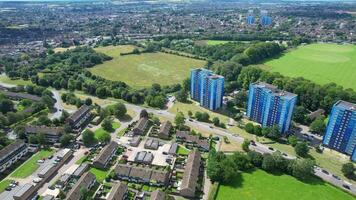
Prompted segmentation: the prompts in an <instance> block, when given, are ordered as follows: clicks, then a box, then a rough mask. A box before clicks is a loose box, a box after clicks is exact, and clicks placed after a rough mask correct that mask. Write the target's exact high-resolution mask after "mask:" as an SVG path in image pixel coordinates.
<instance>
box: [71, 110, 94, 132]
mask: <svg viewBox="0 0 356 200" xmlns="http://www.w3.org/2000/svg"><path fill="white" fill-rule="evenodd" d="M90 117H91V113H90V107H89V106H87V105H82V106H81V107H80V108H79V110H77V111H76V112H75V113H73V114H72V115H71V116H69V117H68V119H67V123H68V124H69V125H70V126H71V127H72V128H73V129H80V128H81V127H82V126H83V124H84V123H86V122H87V121H88V119H89V118H90Z"/></svg>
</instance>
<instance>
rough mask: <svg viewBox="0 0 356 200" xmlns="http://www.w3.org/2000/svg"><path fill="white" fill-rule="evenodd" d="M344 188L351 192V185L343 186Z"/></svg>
mask: <svg viewBox="0 0 356 200" xmlns="http://www.w3.org/2000/svg"><path fill="white" fill-rule="evenodd" d="M342 187H344V188H346V189H348V190H350V186H349V185H346V184H343V185H342Z"/></svg>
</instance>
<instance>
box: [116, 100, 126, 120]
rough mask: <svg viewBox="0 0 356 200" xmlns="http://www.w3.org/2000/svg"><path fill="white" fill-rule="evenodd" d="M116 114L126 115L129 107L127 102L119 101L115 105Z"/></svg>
mask: <svg viewBox="0 0 356 200" xmlns="http://www.w3.org/2000/svg"><path fill="white" fill-rule="evenodd" d="M114 109H115V110H114V115H115V116H116V118H122V117H124V116H125V115H126V112H127V109H126V106H125V104H123V103H117V104H116V105H115V106H114Z"/></svg>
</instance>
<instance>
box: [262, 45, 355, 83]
mask: <svg viewBox="0 0 356 200" xmlns="http://www.w3.org/2000/svg"><path fill="white" fill-rule="evenodd" d="M262 68H264V69H267V70H271V71H273V72H279V73H281V74H282V75H285V76H290V77H304V78H306V79H309V80H312V81H314V82H315V83H318V84H326V83H330V82H334V83H336V84H338V85H341V86H343V87H344V88H352V89H354V90H356V83H355V77H356V45H337V44H321V43H319V44H311V45H306V46H301V47H298V48H297V49H296V50H293V51H291V52H288V53H286V54H285V55H284V56H282V57H280V58H278V59H274V60H271V61H268V62H266V63H265V64H264V65H263V66H262Z"/></svg>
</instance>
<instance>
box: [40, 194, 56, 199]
mask: <svg viewBox="0 0 356 200" xmlns="http://www.w3.org/2000/svg"><path fill="white" fill-rule="evenodd" d="M52 199H54V196H52V195H49V194H48V195H46V196H44V197H43V199H42V200H52Z"/></svg>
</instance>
